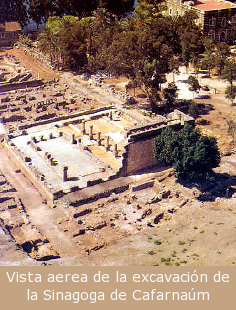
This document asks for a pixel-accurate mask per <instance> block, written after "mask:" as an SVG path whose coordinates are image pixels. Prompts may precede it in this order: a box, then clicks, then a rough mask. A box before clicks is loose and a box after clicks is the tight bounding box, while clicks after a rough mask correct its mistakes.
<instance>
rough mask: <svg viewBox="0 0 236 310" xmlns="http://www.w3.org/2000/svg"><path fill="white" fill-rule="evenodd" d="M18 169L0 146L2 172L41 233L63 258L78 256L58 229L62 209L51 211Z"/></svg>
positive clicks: (61, 217)
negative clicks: (17, 171)
mask: <svg viewBox="0 0 236 310" xmlns="http://www.w3.org/2000/svg"><path fill="white" fill-rule="evenodd" d="M16 169H17V167H16V166H15V165H14V164H13V163H12V162H11V161H10V159H9V157H8V156H7V154H6V153H5V150H4V149H3V147H2V145H0V171H1V172H2V173H3V174H4V176H5V177H6V179H7V180H8V181H9V182H10V183H11V184H12V186H13V187H14V188H15V189H16V190H17V194H18V196H19V198H20V199H21V200H22V203H23V204H24V206H25V209H26V212H27V213H28V215H29V217H30V221H31V223H33V224H34V225H35V226H36V227H37V228H38V229H39V231H40V232H41V233H42V234H43V235H44V236H45V237H46V238H47V239H48V240H49V241H50V242H51V244H52V246H53V248H54V249H55V250H56V251H57V252H58V253H59V254H60V255H61V256H63V257H65V256H68V255H76V254H78V250H77V246H76V244H75V243H74V242H73V240H71V238H69V237H67V236H66V235H65V234H64V233H63V232H61V231H60V230H59V229H58V226H57V223H58V221H60V220H62V219H65V217H66V216H65V214H64V213H63V212H62V211H61V210H60V209H50V207H49V206H47V205H46V204H44V202H43V198H42V197H41V195H40V194H39V193H38V191H37V190H36V189H35V188H34V187H33V186H32V184H31V183H30V182H29V181H28V180H27V179H26V178H25V177H24V175H23V174H22V173H16V172H15V171H16Z"/></svg>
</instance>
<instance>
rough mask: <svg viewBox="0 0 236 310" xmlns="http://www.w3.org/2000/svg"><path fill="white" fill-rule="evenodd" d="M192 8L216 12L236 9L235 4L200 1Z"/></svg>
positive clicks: (218, 1) (210, 0)
mask: <svg viewBox="0 0 236 310" xmlns="http://www.w3.org/2000/svg"><path fill="white" fill-rule="evenodd" d="M192 7H193V8H195V9H198V10H201V11H216V10H224V9H231V8H236V4H235V3H232V2H229V1H223V0H201V1H198V2H197V3H196V4H195V5H193V6H192Z"/></svg>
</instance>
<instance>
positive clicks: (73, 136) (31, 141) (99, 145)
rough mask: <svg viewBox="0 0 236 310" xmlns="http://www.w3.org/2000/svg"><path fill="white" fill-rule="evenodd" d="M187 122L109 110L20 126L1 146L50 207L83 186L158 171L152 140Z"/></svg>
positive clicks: (180, 115) (182, 116)
mask: <svg viewBox="0 0 236 310" xmlns="http://www.w3.org/2000/svg"><path fill="white" fill-rule="evenodd" d="M185 122H189V123H193V122H194V120H193V118H191V117H189V116H187V115H185V114H184V113H182V112H180V111H177V110H175V111H174V112H172V113H170V114H169V115H167V116H166V117H164V116H157V117H156V118H154V119H153V118H150V117H148V116H144V115H141V114H140V116H139V117H138V116H137V113H136V114H135V115H134V114H132V111H129V112H125V111H123V110H122V111H121V110H117V109H115V108H114V107H112V106H107V107H101V108H98V109H93V110H86V111H80V112H77V113H74V114H70V115H68V116H67V115H64V116H60V117H53V118H49V119H43V120H38V121H35V122H34V123H31V124H25V125H19V126H18V132H15V134H11V135H8V136H7V137H6V138H5V143H4V145H5V148H6V150H7V151H8V153H9V154H10V155H11V156H12V159H13V160H14V161H15V162H16V163H17V164H18V165H20V167H21V170H22V172H23V173H24V174H25V175H26V177H27V178H29V180H30V181H31V182H32V183H33V184H34V185H35V186H36V188H38V190H39V191H40V192H41V194H42V195H43V196H44V197H45V199H47V201H48V203H49V204H50V205H51V206H53V205H55V203H57V201H58V200H60V199H62V198H65V197H66V196H68V195H69V194H71V193H73V194H75V193H78V195H79V193H80V191H81V190H82V189H84V188H88V187H93V186H95V185H98V184H100V183H106V182H108V181H110V180H114V179H117V178H119V177H124V176H127V175H130V174H133V173H137V172H138V171H141V170H143V169H146V168H150V167H152V166H159V168H161V167H162V166H161V165H160V163H158V162H157V160H156V159H155V157H154V152H153V140H154V138H155V137H156V136H157V134H158V133H159V132H160V130H161V129H162V128H164V127H165V126H167V125H168V126H171V127H173V128H174V129H176V130H178V129H180V128H181V127H182V126H183V125H184V123H185ZM134 124H135V125H134ZM162 168H163V169H164V167H162Z"/></svg>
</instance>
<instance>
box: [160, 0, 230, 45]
mask: <svg viewBox="0 0 236 310" xmlns="http://www.w3.org/2000/svg"><path fill="white" fill-rule="evenodd" d="M166 5H167V10H166V14H167V15H169V16H178V15H183V14H184V13H185V12H186V11H189V10H193V11H195V12H196V13H197V14H198V16H199V18H198V19H197V20H196V23H198V24H201V25H202V27H203V33H204V35H205V36H207V37H208V38H210V39H212V40H213V41H215V42H222V41H227V42H232V41H233V40H235V39H236V37H235V38H234V34H235V33H236V32H235V30H234V28H236V4H235V3H232V2H229V1H224V0H193V1H185V0H166Z"/></svg>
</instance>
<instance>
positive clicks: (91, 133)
mask: <svg viewBox="0 0 236 310" xmlns="http://www.w3.org/2000/svg"><path fill="white" fill-rule="evenodd" d="M89 139H90V140H92V139H93V125H91V126H89Z"/></svg>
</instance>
